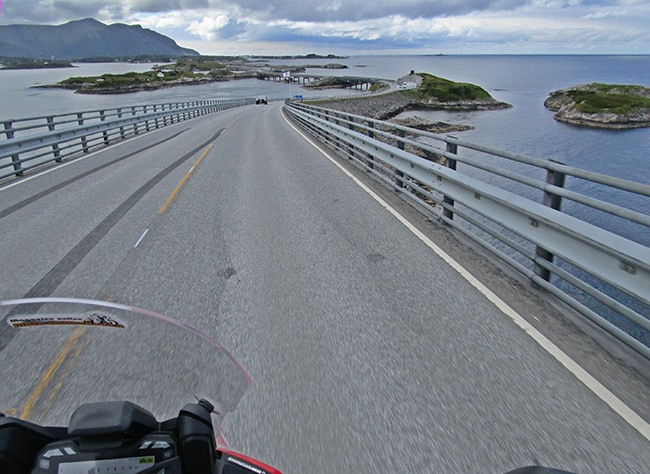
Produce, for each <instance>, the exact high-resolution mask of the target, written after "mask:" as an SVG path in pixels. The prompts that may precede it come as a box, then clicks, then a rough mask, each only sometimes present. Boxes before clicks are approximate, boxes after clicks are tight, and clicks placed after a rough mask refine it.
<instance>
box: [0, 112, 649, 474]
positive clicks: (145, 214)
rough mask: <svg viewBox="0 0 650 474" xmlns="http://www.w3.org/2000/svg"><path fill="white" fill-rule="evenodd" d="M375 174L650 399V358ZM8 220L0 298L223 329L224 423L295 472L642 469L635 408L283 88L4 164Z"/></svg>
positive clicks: (620, 382)
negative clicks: (296, 112) (368, 175)
mask: <svg viewBox="0 0 650 474" xmlns="http://www.w3.org/2000/svg"><path fill="white" fill-rule="evenodd" d="M343 167H344V168H345V167H346V164H345V163H343ZM360 179H361V181H366V179H365V178H364V177H363V176H361V178H360ZM8 184H9V186H8ZM371 186H372V185H371ZM377 192H378V193H379V194H383V195H385V198H386V199H387V200H389V201H391V200H393V201H397V202H396V204H395V205H396V206H397V207H398V209H399V210H401V211H403V213H404V214H405V215H406V218H408V219H412V220H413V221H414V224H415V225H416V227H419V228H423V229H424V232H425V234H426V235H429V236H430V237H431V238H433V239H434V240H436V241H438V242H440V243H441V245H443V246H445V247H449V251H450V252H451V253H452V254H455V256H456V255H457V257H458V260H460V261H461V262H462V263H464V264H466V266H468V269H469V271H470V272H471V273H473V274H474V275H475V276H476V277H477V278H479V280H484V281H485V284H486V285H488V286H490V287H492V288H495V285H496V288H495V291H498V292H499V294H500V295H501V296H502V298H504V299H505V300H506V301H507V303H508V304H511V305H512V307H513V308H515V309H516V310H517V311H519V312H520V313H522V314H523V315H524V316H525V318H526V319H529V320H530V321H531V322H532V323H533V325H535V326H538V327H539V328H540V330H541V331H542V332H545V333H546V334H547V336H548V337H549V338H551V339H554V337H555V336H557V339H558V342H557V343H558V344H559V345H560V346H562V347H563V349H564V348H566V349H567V350H568V351H569V352H570V353H571V355H572V357H573V356H574V355H575V357H577V358H578V359H579V363H580V364H582V362H583V360H584V364H586V366H587V369H588V370H589V371H590V372H591V373H592V374H593V375H594V376H595V377H596V378H597V379H598V380H600V381H601V382H602V383H603V384H605V385H606V386H608V387H610V389H611V390H613V391H615V395H616V396H618V397H620V399H621V400H623V401H624V402H625V403H627V404H628V405H629V406H630V407H631V408H632V410H633V411H634V412H636V413H638V414H639V415H641V416H642V417H646V419H647V417H648V415H649V414H650V402H648V393H650V390H648V387H649V386H650V385H648V379H647V378H646V377H645V376H644V373H643V372H644V371H643V369H644V367H642V368H641V370H640V371H639V370H635V369H634V368H630V367H627V366H622V365H619V364H618V361H617V360H616V358H614V357H611V356H610V355H608V354H605V353H604V352H603V351H602V350H601V349H600V347H599V346H598V345H596V344H592V343H591V342H589V339H590V338H589V337H586V336H584V335H583V334H582V333H580V331H577V330H576V329H575V328H574V327H573V326H572V325H570V324H568V323H566V322H565V321H564V319H563V318H562V315H561V314H560V313H561V312H562V311H563V310H562V308H561V307H558V306H554V305H551V304H549V303H548V301H546V300H545V298H544V296H543V295H540V293H538V292H536V291H535V290H534V289H531V288H527V287H526V285H525V284H521V283H519V282H517V281H516V279H513V278H511V277H510V276H509V275H507V274H504V273H503V271H501V270H499V269H498V268H497V269H495V268H496V267H493V266H492V265H491V263H490V261H489V260H487V259H485V258H484V257H482V256H480V255H477V254H476V251H475V250H474V249H470V248H467V247H463V246H462V245H461V244H460V243H459V242H458V241H456V240H455V239H454V238H453V236H451V237H450V235H451V233H450V231H449V230H448V229H445V228H443V227H440V226H438V225H436V224H435V223H427V222H426V221H425V220H424V219H422V218H421V216H420V217H418V215H416V213H413V212H409V210H408V209H407V208H406V207H405V206H404V205H403V204H400V202H399V199H398V198H395V197H394V196H391V195H390V194H391V193H390V192H388V191H381V190H380V189H377ZM0 228H1V229H2V232H1V233H0V255H2V257H1V258H2V264H1V265H0V282H1V283H0V299H7V298H16V297H23V296H75V297H89V298H97V299H109V300H111V301H116V302H122V303H128V304H133V305H136V306H140V307H144V308H148V309H151V310H154V311H157V312H161V313H163V314H168V315H170V316H173V317H176V318H177V319H179V320H182V321H184V322H187V323H189V324H192V325H194V326H197V327H199V328H200V329H202V330H203V331H205V332H206V333H207V334H208V335H210V336H212V337H214V338H216V339H217V340H219V341H220V342H221V343H222V344H223V345H224V346H225V347H227V348H228V349H229V350H230V351H231V352H232V353H233V355H234V356H235V357H236V358H237V359H238V360H240V361H241V363H242V364H243V365H244V367H246V369H247V370H248V372H249V374H250V375H251V377H252V379H253V386H252V388H251V390H249V392H248V393H247V395H246V397H245V398H244V400H243V401H242V403H241V404H240V406H239V407H238V410H237V412H236V413H235V414H234V415H231V416H230V417H229V418H228V419H227V421H226V425H225V435H226V437H227V438H228V440H229V441H230V444H231V447H232V448H234V449H236V450H240V451H242V452H244V453H247V454H249V455H251V456H254V457H258V458H260V459H262V460H264V461H265V462H267V463H269V464H272V465H275V466H277V467H278V468H280V469H281V470H283V472H285V473H288V474H291V473H307V472H323V473H325V472H358V473H371V472H372V473H374V472H418V473H420V472H421V473H426V472H459V473H460V472H476V473H479V472H505V471H507V470H509V469H514V468H515V467H518V466H523V465H530V464H543V465H551V466H555V467H558V468H563V469H567V470H573V471H578V472H584V473H587V472H594V473H598V472H602V473H605V472H616V473H623V472H633V473H634V472H636V473H644V472H648V466H650V441H648V439H647V438H646V437H644V436H643V435H642V434H640V432H639V430H638V426H637V428H635V427H634V426H632V425H631V424H630V423H628V422H627V421H625V420H623V418H622V417H621V416H620V414H619V413H617V412H616V411H615V410H614V409H612V408H611V407H610V406H609V405H608V404H606V403H605V402H604V401H603V400H602V398H600V397H598V396H597V395H596V394H595V393H594V391H593V390H591V389H590V388H588V387H587V386H586V385H585V384H584V383H582V382H581V381H579V380H578V379H577V378H576V376H575V375H574V374H572V373H571V372H570V371H568V370H567V369H566V368H565V367H563V366H562V365H561V364H560V363H559V362H558V361H557V360H556V358H554V357H553V356H551V355H550V354H549V353H548V351H547V350H545V349H544V348H542V347H541V346H540V345H539V344H538V343H537V342H536V341H534V340H533V339H532V338H531V337H529V336H528V335H527V334H526V333H525V332H524V331H523V330H522V329H521V328H520V327H518V326H517V325H516V324H515V323H514V322H513V320H512V318H511V317H510V316H508V315H506V314H504V312H503V311H502V310H501V309H499V308H498V307H497V306H495V304H494V303H493V302H492V301H490V300H489V299H488V298H486V296H485V295H484V294H483V293H482V292H480V291H479V290H478V289H477V288H476V287H475V286H472V285H470V284H469V283H468V281H467V279H466V278H464V277H463V276H462V275H461V274H460V273H459V272H458V271H456V270H454V269H452V268H451V267H450V266H449V264H448V263H446V262H445V261H444V260H443V259H442V258H441V257H440V256H439V255H437V254H436V253H435V252H434V251H432V249H431V246H429V245H427V243H426V240H423V239H421V238H419V237H418V236H417V235H416V234H414V232H412V230H410V229H409V228H407V227H406V226H405V225H404V224H403V223H402V222H400V221H399V220H398V219H397V218H396V217H395V216H394V215H393V214H391V213H390V212H388V211H387V209H386V208H385V207H384V206H383V205H382V203H380V202H378V201H377V200H375V199H372V198H371V197H370V196H369V194H368V193H367V192H366V191H365V190H364V189H363V188H362V187H360V186H359V185H358V184H357V183H356V182H355V181H354V180H353V179H352V178H350V176H348V175H346V174H345V173H344V172H343V171H342V169H341V168H339V167H338V166H336V165H335V163H334V162H332V161H331V160H329V159H327V158H326V157H325V156H324V155H323V154H322V153H321V152H320V151H318V150H317V149H316V148H315V147H314V146H313V145H312V144H310V143H309V142H308V141H307V140H305V138H304V137H302V136H301V135H300V134H299V133H297V132H296V131H295V130H294V129H293V128H292V127H291V126H290V125H289V124H288V123H287V122H286V121H285V119H284V117H283V116H282V113H281V107H280V105H279V104H274V105H269V106H257V107H256V106H249V107H246V108H242V109H235V110H229V111H225V112H222V113H219V114H217V115H214V116H210V117H203V118H201V119H197V120H193V121H190V122H184V123H181V124H177V125H174V126H171V127H168V128H166V129H163V130H160V131H157V132H155V133H150V134H147V135H144V136H142V137H139V138H137V139H134V140H129V141H126V142H124V143H121V144H119V145H117V146H114V147H111V148H108V149H106V150H103V151H101V152H99V153H95V154H93V155H91V156H88V157H85V158H84V159H83V160H78V161H75V162H71V163H70V164H68V165H66V166H63V167H61V166H60V167H58V168H53V169H51V170H49V171H48V172H47V173H44V174H38V175H33V176H30V177H28V179H22V180H21V181H17V182H15V183H4V184H2V185H0ZM499 285H501V286H499ZM558 308H559V309H558ZM547 331H548V332H547ZM577 341H579V342H577ZM574 352H575V354H574ZM645 368H647V366H646V367H645ZM1 395H2V388H0V396H1ZM80 402H81V400H80ZM184 402H185V401H180V402H179V404H182V403H184ZM645 426H647V424H646V425H645Z"/></svg>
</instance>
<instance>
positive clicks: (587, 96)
mask: <svg viewBox="0 0 650 474" xmlns="http://www.w3.org/2000/svg"><path fill="white" fill-rule="evenodd" d="M544 105H545V106H546V108H548V109H549V110H551V111H553V112H556V113H555V115H554V118H555V120H558V121H560V122H565V123H570V124H573V125H582V126H587V127H596V128H608V129H627V128H641V127H650V88H648V87H643V86H634V85H616V84H599V83H593V84H582V85H578V86H574V87H570V88H568V89H561V90H557V91H555V92H551V94H550V95H549V97H548V98H547V99H546V100H545V101H544Z"/></svg>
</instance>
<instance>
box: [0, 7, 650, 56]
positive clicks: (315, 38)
mask: <svg viewBox="0 0 650 474" xmlns="http://www.w3.org/2000/svg"><path fill="white" fill-rule="evenodd" d="M0 5H1V13H0V24H3V25H8V24H24V23H31V24H60V23H64V22H66V21H68V20H76V19H81V18H88V17H92V18H96V19H97V20H100V21H103V22H104V23H117V22H119V23H127V24H140V25H142V26H143V27H145V28H151V29H153V30H155V31H158V32H159V33H162V34H165V35H168V36H170V37H171V38H173V39H174V40H176V41H177V42H178V43H179V44H180V45H182V46H185V47H190V48H194V49H196V50H197V51H199V52H200V53H202V54H306V53H319V54H330V53H332V54H348V55H349V54H390V53H399V54H402V53H411V54H437V53H446V54H459V53H466V54H472V53H476V54H484V53H492V54H517V53H521V54H528V53H530V54H573V53H575V54H582V53H584V54H606V53H612V54H650V1H649V0H108V1H106V0H0Z"/></svg>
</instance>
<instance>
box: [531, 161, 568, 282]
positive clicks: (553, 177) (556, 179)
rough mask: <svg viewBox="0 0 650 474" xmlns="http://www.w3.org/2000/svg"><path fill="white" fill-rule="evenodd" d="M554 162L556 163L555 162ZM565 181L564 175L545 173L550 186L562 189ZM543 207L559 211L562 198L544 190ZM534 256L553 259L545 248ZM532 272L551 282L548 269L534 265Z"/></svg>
mask: <svg viewBox="0 0 650 474" xmlns="http://www.w3.org/2000/svg"><path fill="white" fill-rule="evenodd" d="M551 161H554V160H551ZM554 162H555V163H558V162H557V161H554ZM565 180H566V175H565V174H564V173H561V172H559V171H555V170H548V171H547V173H546V183H547V184H550V185H552V186H557V187H559V188H563V187H564V182H565ZM544 205H545V206H548V207H550V208H551V209H555V210H556V211H559V210H560V208H561V207H562V196H558V195H557V194H554V193H551V192H549V191H548V190H545V191H544ZM535 255H537V256H538V257H540V258H542V259H544V260H546V261H549V262H552V261H553V259H554V257H555V256H554V255H553V254H552V253H551V252H549V251H548V250H546V249H545V248H542V247H540V246H539V245H538V246H537V247H536V249H535ZM533 270H534V272H535V275H537V276H539V277H540V278H543V279H544V280H546V281H550V280H551V271H550V270H549V269H547V268H544V267H542V266H541V265H539V264H538V263H535V266H534V268H533Z"/></svg>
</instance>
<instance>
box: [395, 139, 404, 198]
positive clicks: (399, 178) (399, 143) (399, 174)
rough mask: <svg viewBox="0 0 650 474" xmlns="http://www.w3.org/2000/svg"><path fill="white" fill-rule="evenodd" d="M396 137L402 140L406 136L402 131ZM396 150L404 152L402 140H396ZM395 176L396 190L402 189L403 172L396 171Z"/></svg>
mask: <svg viewBox="0 0 650 474" xmlns="http://www.w3.org/2000/svg"><path fill="white" fill-rule="evenodd" d="M397 135H399V137H400V138H404V137H405V136H406V133H405V132H404V130H398V131H397ZM397 148H399V149H400V150H404V142H403V141H402V140H397ZM395 174H396V175H397V179H396V180H395V183H396V184H397V187H398V188H403V187H404V172H403V171H399V170H396V171H395Z"/></svg>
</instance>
